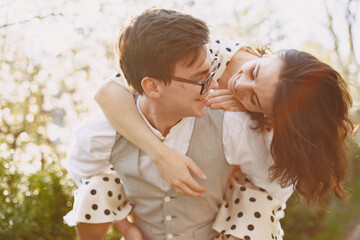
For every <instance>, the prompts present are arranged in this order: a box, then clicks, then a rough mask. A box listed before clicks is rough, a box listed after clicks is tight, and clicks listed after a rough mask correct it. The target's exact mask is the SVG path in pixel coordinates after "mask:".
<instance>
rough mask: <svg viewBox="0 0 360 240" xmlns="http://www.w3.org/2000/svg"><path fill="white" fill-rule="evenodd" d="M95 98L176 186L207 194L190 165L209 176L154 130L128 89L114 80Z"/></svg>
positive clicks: (187, 191)
mask: <svg viewBox="0 0 360 240" xmlns="http://www.w3.org/2000/svg"><path fill="white" fill-rule="evenodd" d="M95 100H96V101H97V103H98V104H99V105H100V107H101V109H102V111H103V112H104V114H105V116H106V118H107V119H108V120H109V122H110V123H111V124H112V125H113V127H114V128H115V129H116V131H118V132H119V133H120V135H122V136H123V137H124V138H126V139H127V140H128V141H130V142H131V143H133V144H134V145H135V146H137V147H138V148H139V149H141V150H142V151H144V152H145V153H147V154H148V155H149V157H150V158H151V159H152V160H153V161H154V163H155V164H156V165H157V167H158V168H159V170H160V172H161V174H162V176H163V177H164V178H165V180H166V181H167V182H168V183H169V184H170V185H171V186H172V187H173V188H174V189H175V190H177V191H178V192H179V193H181V194H184V195H191V196H202V195H203V192H204V191H206V188H205V187H203V186H201V185H200V184H199V183H198V182H197V181H195V179H194V178H193V177H192V176H191V175H190V172H189V169H190V170H191V171H192V172H193V173H194V174H195V175H196V176H197V177H199V178H200V179H206V176H205V175H204V174H203V173H202V171H201V170H200V168H199V167H198V166H197V165H196V164H195V163H194V162H193V161H192V160H191V159H190V158H189V157H187V156H184V155H182V154H180V153H178V152H176V151H174V150H171V149H169V148H168V147H167V146H165V145H164V144H163V143H162V142H161V141H160V139H158V138H157V137H156V136H155V135H154V134H153V133H152V132H151V130H150V129H149V128H148V126H147V125H146V123H145V122H144V121H143V119H142V118H141V116H140V114H139V112H138V110H137V108H136V105H135V102H134V96H133V95H132V94H130V93H129V91H128V90H126V89H125V88H124V87H122V86H120V85H119V84H117V83H115V82H114V81H112V80H110V81H107V82H106V83H104V84H103V85H102V86H101V87H100V89H99V90H98V91H97V93H96V95H95Z"/></svg>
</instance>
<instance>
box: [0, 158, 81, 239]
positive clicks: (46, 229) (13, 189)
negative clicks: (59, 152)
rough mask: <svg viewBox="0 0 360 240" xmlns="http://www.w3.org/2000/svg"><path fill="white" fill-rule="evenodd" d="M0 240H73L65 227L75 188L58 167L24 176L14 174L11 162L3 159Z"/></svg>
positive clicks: (68, 229)
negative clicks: (64, 220) (65, 219)
mask: <svg viewBox="0 0 360 240" xmlns="http://www.w3.org/2000/svg"><path fill="white" fill-rule="evenodd" d="M0 160H1V165H0V175H1V176H3V178H2V180H1V183H0V184H1V189H2V192H1V193H0V201H1V203H2V207H1V210H0V218H1V221H0V239H12V240H27V239H28V240H33V239H39V240H45V239H58V240H61V239H64V240H65V239H74V238H75V231H74V229H73V228H69V227H67V226H66V225H64V223H63V219H62V217H63V216H64V215H65V214H66V213H67V212H68V211H69V210H70V207H71V202H72V197H71V196H72V194H71V192H72V190H73V187H72V185H71V184H70V182H69V181H67V180H66V179H64V176H63V170H61V169H60V168H59V166H58V165H57V164H55V163H53V164H51V165H50V166H49V167H47V168H46V169H42V170H39V171H37V172H36V173H34V174H32V175H30V176H25V175H24V174H20V173H18V172H12V169H11V168H12V167H13V164H11V159H10V158H8V159H4V158H1V159H0Z"/></svg>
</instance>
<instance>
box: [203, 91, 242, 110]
mask: <svg viewBox="0 0 360 240" xmlns="http://www.w3.org/2000/svg"><path fill="white" fill-rule="evenodd" d="M206 105H208V106H210V107H211V108H213V109H220V108H221V109H224V110H225V111H232V112H245V111H246V109H245V108H244V106H243V105H242V104H241V103H240V102H239V101H238V100H237V99H236V98H235V97H234V95H233V94H232V93H231V92H230V91H229V90H227V89H216V90H212V91H211V92H210V93H209V97H208V101H207V103H206Z"/></svg>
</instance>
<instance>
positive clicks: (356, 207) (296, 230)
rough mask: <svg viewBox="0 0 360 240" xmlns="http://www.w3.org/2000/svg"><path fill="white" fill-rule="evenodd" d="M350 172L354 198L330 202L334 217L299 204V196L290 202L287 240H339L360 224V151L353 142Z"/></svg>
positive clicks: (332, 199)
mask: <svg viewBox="0 0 360 240" xmlns="http://www.w3.org/2000/svg"><path fill="white" fill-rule="evenodd" d="M348 142H349V147H350V150H351V151H350V152H351V154H350V157H349V159H350V161H349V162H350V169H351V175H352V179H351V180H349V181H348V183H347V185H348V186H349V188H350V192H351V193H352V196H351V198H350V200H349V201H348V202H345V203H344V202H342V201H339V200H338V199H337V198H336V197H335V196H331V197H330V198H329V200H328V204H329V207H330V208H331V212H330V213H326V212H324V211H321V210H319V209H316V208H313V207H312V206H308V205H307V204H306V203H304V201H303V200H302V201H300V203H298V204H296V203H297V198H296V196H293V197H292V198H290V200H289V201H288V204H287V205H288V208H287V210H286V214H285V218H284V220H283V221H282V226H283V229H284V232H285V238H284V239H285V240H287V239H296V240H310V239H311V240H339V239H344V238H345V236H349V233H350V232H351V231H352V230H353V229H355V228H356V226H357V225H359V224H360V217H359V213H360V204H359V202H360V174H359V172H360V149H359V146H358V144H357V143H356V142H355V141H354V140H351V139H349V141H348Z"/></svg>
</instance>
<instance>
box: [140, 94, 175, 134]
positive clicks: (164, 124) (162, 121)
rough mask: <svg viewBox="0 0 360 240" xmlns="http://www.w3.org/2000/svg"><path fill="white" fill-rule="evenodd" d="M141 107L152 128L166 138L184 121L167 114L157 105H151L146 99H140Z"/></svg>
mask: <svg viewBox="0 0 360 240" xmlns="http://www.w3.org/2000/svg"><path fill="white" fill-rule="evenodd" d="M139 107H140V110H141V112H142V114H143V115H144V116H145V118H146V119H147V120H148V122H149V123H150V124H151V126H152V127H153V128H155V129H157V130H158V131H159V132H161V134H162V135H163V136H164V137H165V136H166V135H167V134H168V133H169V132H170V129H171V128H172V127H174V126H175V125H176V124H177V123H178V122H180V121H181V120H182V118H180V117H176V116H173V114H171V113H168V112H165V111H164V109H162V108H161V107H160V106H158V105H157V104H152V103H150V102H149V99H147V98H146V97H140V99H139Z"/></svg>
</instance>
